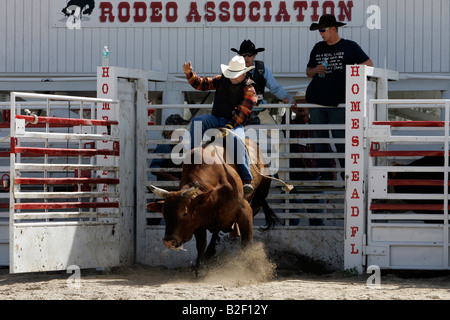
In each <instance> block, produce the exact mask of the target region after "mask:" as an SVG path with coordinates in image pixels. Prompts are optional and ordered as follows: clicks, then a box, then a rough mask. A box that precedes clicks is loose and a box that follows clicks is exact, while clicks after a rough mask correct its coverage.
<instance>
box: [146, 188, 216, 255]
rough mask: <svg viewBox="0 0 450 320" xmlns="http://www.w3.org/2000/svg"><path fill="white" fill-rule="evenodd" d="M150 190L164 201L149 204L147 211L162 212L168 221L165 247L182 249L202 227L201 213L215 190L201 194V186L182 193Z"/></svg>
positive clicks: (156, 189) (159, 189)
mask: <svg viewBox="0 0 450 320" xmlns="http://www.w3.org/2000/svg"><path fill="white" fill-rule="evenodd" d="M150 190H151V191H152V192H153V193H154V194H156V195H158V196H160V197H161V198H163V199H164V201H161V202H152V203H148V204H147V209H149V210H152V211H155V212H162V214H163V217H164V220H165V221H166V232H165V235H164V239H163V242H164V245H165V246H166V247H167V248H171V249H175V250H176V249H180V248H182V245H183V243H185V242H188V241H189V240H191V239H192V236H193V234H194V232H195V230H196V229H197V228H198V227H199V226H201V225H202V223H203V221H202V217H201V215H200V214H199V211H200V210H202V208H201V206H202V205H203V204H204V203H205V202H206V201H207V200H208V198H209V196H210V195H211V193H212V191H213V190H210V191H207V192H202V193H199V192H198V191H199V184H198V182H196V183H195V184H194V185H193V186H192V187H190V188H188V189H185V190H180V191H171V192H169V191H167V190H164V189H161V188H157V187H155V186H150Z"/></svg>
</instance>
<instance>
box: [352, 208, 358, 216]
mask: <svg viewBox="0 0 450 320" xmlns="http://www.w3.org/2000/svg"><path fill="white" fill-rule="evenodd" d="M357 216H359V207H352V217H357Z"/></svg>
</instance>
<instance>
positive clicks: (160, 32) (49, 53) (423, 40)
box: [0, 0, 450, 76]
mask: <svg viewBox="0 0 450 320" xmlns="http://www.w3.org/2000/svg"><path fill="white" fill-rule="evenodd" d="M100 2H101V1H96V4H97V6H96V9H97V10H99V8H98V4H99V3H100ZM272 2H276V1H272ZM320 2H321V3H323V1H320ZM64 4H65V1H64V0H0V35H1V36H0V73H3V74H12V73H25V74H29V73H61V74H81V73H82V74H86V73H94V72H95V68H96V67H97V66H98V65H99V64H100V52H101V49H102V47H103V45H105V44H108V46H109V48H110V52H111V58H110V63H111V64H112V65H117V66H120V67H129V68H138V69H145V70H157V71H165V72H169V73H174V74H180V73H181V64H182V63H183V61H184V60H185V59H189V60H191V61H192V62H193V64H194V68H195V70H196V71H197V72H198V73H202V74H216V73H218V72H219V71H220V64H221V63H227V62H228V60H229V59H230V58H231V56H232V55H233V53H232V52H231V51H230V48H231V47H235V48H236V47H239V44H240V43H241V42H242V40H244V39H247V38H250V39H252V40H253V41H254V42H255V44H256V46H257V47H265V48H266V51H265V52H263V53H260V54H259V55H258V58H259V59H262V60H264V61H265V62H266V63H267V65H269V66H270V68H271V69H272V71H273V72H274V73H275V74H276V75H282V74H290V75H293V76H298V75H302V74H304V73H305V68H306V63H307V61H308V58H309V52H310V51H311V49H312V47H313V46H314V44H315V43H316V42H317V41H319V40H321V38H320V36H319V34H318V32H311V31H309V30H308V27H289V26H282V27H252V26H245V27H202V28H185V27H178V28H177V27H170V28H169V27H166V26H164V27H152V28H150V27H136V26H134V27H123V28H118V27H112V28H108V27H94V28H91V27H83V26H82V28H81V29H80V30H69V29H67V28H62V27H55V24H54V22H53V20H54V13H53V12H54V8H53V6H55V5H57V6H58V9H59V7H61V9H62V7H63V5H64ZM372 4H375V5H378V6H379V7H380V8H381V29H379V30H369V29H368V28H367V27H366V25H365V23H366V19H367V18H368V17H369V14H367V13H366V9H367V7H368V6H369V5H372ZM59 10H60V9H59ZM363 11H364V12H363V17H364V19H363V26H361V27H347V28H341V30H340V33H341V36H342V37H344V38H349V39H352V40H355V41H356V42H358V43H359V44H360V45H361V47H362V48H363V49H364V50H365V51H366V52H367V53H368V54H369V56H370V57H371V58H372V60H373V61H374V63H375V65H376V66H378V67H384V63H385V61H386V63H387V67H388V68H390V69H395V70H398V71H400V72H447V73H448V72H450V54H449V51H450V40H449V37H450V32H449V29H450V27H449V20H450V2H449V1H448V0H390V1H387V0H378V1H377V0H365V1H364V5H363ZM319 13H320V12H319ZM61 17H62V15H61Z"/></svg>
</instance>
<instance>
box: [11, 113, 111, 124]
mask: <svg viewBox="0 0 450 320" xmlns="http://www.w3.org/2000/svg"><path fill="white" fill-rule="evenodd" d="M37 118H38V122H40V123H49V124H65V125H73V126H105V127H106V126H112V125H114V126H117V125H119V121H116V120H113V121H109V120H96V119H76V118H56V117H37ZM16 119H24V120H25V121H28V122H32V121H35V119H34V117H33V116H25V115H19V114H18V115H16Z"/></svg>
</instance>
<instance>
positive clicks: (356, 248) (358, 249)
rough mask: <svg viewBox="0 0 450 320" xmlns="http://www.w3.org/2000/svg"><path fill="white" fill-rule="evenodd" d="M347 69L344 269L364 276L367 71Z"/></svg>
mask: <svg viewBox="0 0 450 320" xmlns="http://www.w3.org/2000/svg"><path fill="white" fill-rule="evenodd" d="M346 68H347V69H346V75H347V76H346V106H345V108H346V118H345V148H346V149H345V176H346V177H345V181H346V186H345V193H346V194H345V240H344V246H345V248H344V269H345V270H347V269H349V270H350V269H355V268H356V269H355V270H356V271H358V273H362V272H363V265H364V262H363V246H364V234H365V230H364V228H365V225H364V219H365V217H364V215H365V214H364V212H365V201H364V199H365V195H366V191H365V186H366V181H365V165H364V162H365V159H364V145H363V136H364V124H363V121H364V116H365V112H366V111H365V110H366V95H367V90H366V89H367V76H366V73H367V69H366V66H362V65H349V66H347V67H346Z"/></svg>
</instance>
